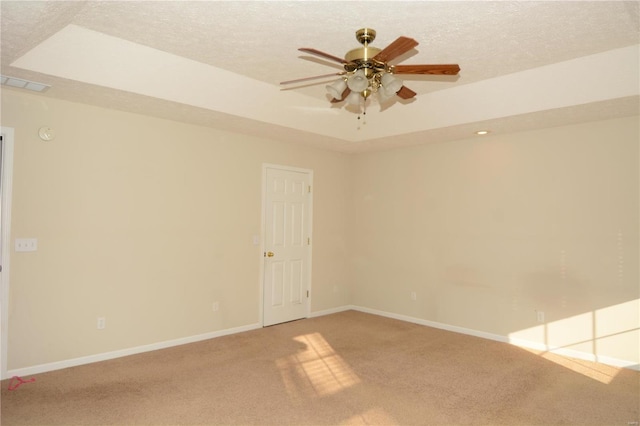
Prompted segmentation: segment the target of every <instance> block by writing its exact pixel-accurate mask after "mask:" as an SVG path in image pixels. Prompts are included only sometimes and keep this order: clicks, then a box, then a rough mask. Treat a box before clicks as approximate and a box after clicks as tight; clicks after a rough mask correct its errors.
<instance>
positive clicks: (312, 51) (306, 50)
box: [298, 47, 348, 64]
mask: <svg viewBox="0 0 640 426" xmlns="http://www.w3.org/2000/svg"><path fill="white" fill-rule="evenodd" d="M298 50H299V51H301V52H304V53H310V54H312V55H316V56H320V57H321V58H325V59H329V60H331V61H335V62H338V63H341V64H346V63H348V62H347V61H346V60H344V59H342V58H338V57H337V56H333V55H329V54H328V53H324V52H321V51H319V50H316V49H311V48H310V47H301V48H300V49H298Z"/></svg>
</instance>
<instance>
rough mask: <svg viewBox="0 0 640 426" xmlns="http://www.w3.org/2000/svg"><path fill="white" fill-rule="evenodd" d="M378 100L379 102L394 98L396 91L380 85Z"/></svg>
mask: <svg viewBox="0 0 640 426" xmlns="http://www.w3.org/2000/svg"><path fill="white" fill-rule="evenodd" d="M398 90H400V89H398ZM377 93H378V101H379V102H381V103H382V102H387V101H388V100H389V99H391V98H393V97H394V96H395V95H396V92H394V91H392V90H389V89H388V88H386V87H384V86H380V87H378V92H377Z"/></svg>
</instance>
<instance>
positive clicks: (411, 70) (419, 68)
mask: <svg viewBox="0 0 640 426" xmlns="http://www.w3.org/2000/svg"><path fill="white" fill-rule="evenodd" d="M391 72H392V73H394V74H432V75H458V73H459V72H460V66H459V65H458V64H440V65H394V66H393V67H391Z"/></svg>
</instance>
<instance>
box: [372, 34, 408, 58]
mask: <svg viewBox="0 0 640 426" xmlns="http://www.w3.org/2000/svg"><path fill="white" fill-rule="evenodd" d="M417 45H418V42H417V41H415V40H414V39H412V38H409V37H398V38H397V39H396V41H394V42H393V43H391V44H390V45H388V46H387V47H385V48H384V49H382V51H381V52H380V53H378V54H377V55H376V56H374V57H373V59H374V60H376V61H379V62H388V61H390V60H392V59H394V58H397V57H398V56H400V55H402V54H403V53H407V52H408V51H410V50H411V49H413V48H414V47H416V46H417Z"/></svg>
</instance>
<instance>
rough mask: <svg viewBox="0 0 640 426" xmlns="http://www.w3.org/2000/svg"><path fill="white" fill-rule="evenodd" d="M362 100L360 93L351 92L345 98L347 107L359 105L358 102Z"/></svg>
mask: <svg viewBox="0 0 640 426" xmlns="http://www.w3.org/2000/svg"><path fill="white" fill-rule="evenodd" d="M361 99H362V95H361V94H360V92H351V93H349V95H348V96H347V104H349V105H360V100H361Z"/></svg>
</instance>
